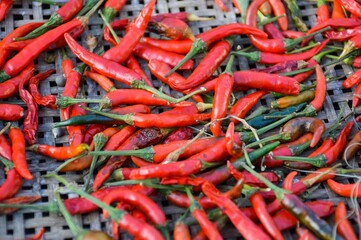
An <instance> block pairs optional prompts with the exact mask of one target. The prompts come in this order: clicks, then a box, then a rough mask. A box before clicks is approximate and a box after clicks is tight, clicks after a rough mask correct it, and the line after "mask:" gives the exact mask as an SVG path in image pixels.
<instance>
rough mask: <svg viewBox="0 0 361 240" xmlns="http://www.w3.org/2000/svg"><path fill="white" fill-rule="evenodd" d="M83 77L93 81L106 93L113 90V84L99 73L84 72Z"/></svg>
mask: <svg viewBox="0 0 361 240" xmlns="http://www.w3.org/2000/svg"><path fill="white" fill-rule="evenodd" d="M84 76H86V77H88V78H90V79H92V80H94V81H95V82H96V83H98V84H99V86H100V87H101V88H102V89H103V90H104V91H106V92H111V91H113V90H115V86H114V83H113V82H112V81H111V80H110V79H109V78H107V77H105V76H103V75H101V74H99V73H95V72H91V71H85V72H84Z"/></svg>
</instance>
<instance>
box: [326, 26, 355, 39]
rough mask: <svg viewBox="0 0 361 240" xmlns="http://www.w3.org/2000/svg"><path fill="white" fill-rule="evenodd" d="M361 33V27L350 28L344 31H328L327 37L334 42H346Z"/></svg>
mask: <svg viewBox="0 0 361 240" xmlns="http://www.w3.org/2000/svg"><path fill="white" fill-rule="evenodd" d="M359 33H361V27H355V28H348V29H345V30H342V31H327V32H326V37H327V38H329V39H331V40H334V41H342V42H343V41H346V40H349V39H350V38H352V37H354V36H356V35H358V34H359Z"/></svg>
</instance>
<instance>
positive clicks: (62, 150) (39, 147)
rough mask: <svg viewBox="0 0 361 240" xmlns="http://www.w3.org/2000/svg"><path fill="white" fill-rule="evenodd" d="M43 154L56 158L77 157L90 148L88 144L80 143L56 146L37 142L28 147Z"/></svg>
mask: <svg viewBox="0 0 361 240" xmlns="http://www.w3.org/2000/svg"><path fill="white" fill-rule="evenodd" d="M28 149H29V150H31V151H34V152H37V153H39V154H41V155H43V156H47V157H50V158H53V159H56V160H59V161H61V160H66V159H69V158H73V157H76V156H78V155H80V154H82V153H83V152H85V151H87V150H88V149H89V145H87V144H79V145H73V146H64V147H54V146H50V145H46V144H35V145H32V146H31V147H29V148H28Z"/></svg>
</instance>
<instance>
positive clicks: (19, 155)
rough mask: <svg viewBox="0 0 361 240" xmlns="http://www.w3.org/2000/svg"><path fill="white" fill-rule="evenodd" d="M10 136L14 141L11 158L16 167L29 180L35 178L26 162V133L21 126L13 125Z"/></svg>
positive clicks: (12, 141)
mask: <svg viewBox="0 0 361 240" xmlns="http://www.w3.org/2000/svg"><path fill="white" fill-rule="evenodd" d="M9 138H10V140H11V143H12V155H11V159H12V160H13V162H14V165H15V169H16V170H17V172H18V173H19V174H20V175H21V176H22V177H23V178H25V179H27V180H31V179H33V175H32V174H31V172H30V171H29V169H28V164H27V162H26V155H25V138H24V134H23V133H22V131H21V130H20V129H19V128H15V127H11V128H10V131H9Z"/></svg>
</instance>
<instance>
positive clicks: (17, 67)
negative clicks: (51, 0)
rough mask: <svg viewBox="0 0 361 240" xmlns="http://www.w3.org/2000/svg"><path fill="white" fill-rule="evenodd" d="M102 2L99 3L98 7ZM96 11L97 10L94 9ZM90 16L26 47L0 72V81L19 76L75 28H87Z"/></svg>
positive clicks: (57, 29)
mask: <svg viewBox="0 0 361 240" xmlns="http://www.w3.org/2000/svg"><path fill="white" fill-rule="evenodd" d="M99 4H101V1H99V2H98V5H99ZM94 11H95V9H94ZM92 12H93V11H90V12H89V15H88V14H87V15H88V16H85V17H79V18H75V19H73V20H71V21H69V22H67V23H65V24H62V25H60V26H59V27H57V28H54V29H52V30H50V31H48V32H46V33H44V34H43V35H41V36H39V37H38V38H36V39H35V40H34V41H33V42H32V43H31V44H29V45H27V46H25V47H24V48H23V49H22V50H21V51H20V52H19V53H18V54H16V55H15V56H14V57H13V58H11V59H10V60H8V61H7V63H6V64H5V65H4V66H3V67H2V69H1V71H0V81H1V82H2V81H4V80H6V79H9V78H11V77H14V76H15V75H17V74H18V73H19V72H20V71H21V70H23V69H24V68H25V67H26V66H28V65H29V64H30V63H31V62H32V61H33V60H34V59H35V58H37V56H38V55H39V54H40V53H41V52H43V51H44V50H46V49H47V48H48V47H49V46H51V45H52V44H53V43H55V42H57V41H58V40H59V39H60V38H62V37H63V35H64V33H67V32H69V31H71V30H73V29H74V28H77V27H81V26H83V27H84V26H85V25H86V23H87V20H88V18H89V16H90V14H91V13H92Z"/></svg>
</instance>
